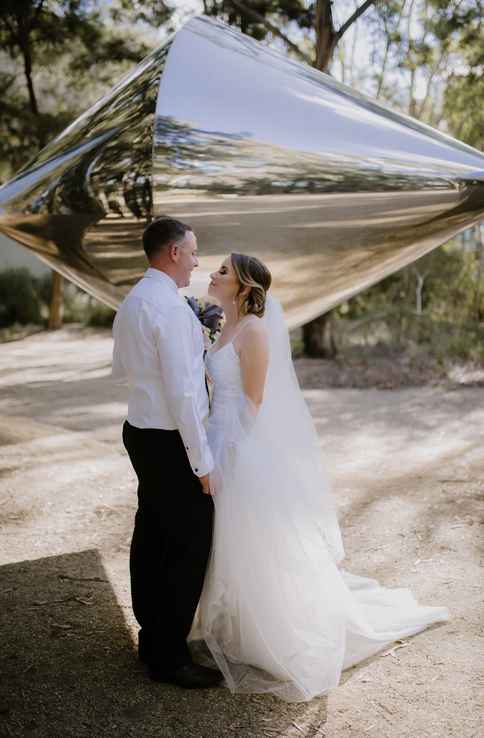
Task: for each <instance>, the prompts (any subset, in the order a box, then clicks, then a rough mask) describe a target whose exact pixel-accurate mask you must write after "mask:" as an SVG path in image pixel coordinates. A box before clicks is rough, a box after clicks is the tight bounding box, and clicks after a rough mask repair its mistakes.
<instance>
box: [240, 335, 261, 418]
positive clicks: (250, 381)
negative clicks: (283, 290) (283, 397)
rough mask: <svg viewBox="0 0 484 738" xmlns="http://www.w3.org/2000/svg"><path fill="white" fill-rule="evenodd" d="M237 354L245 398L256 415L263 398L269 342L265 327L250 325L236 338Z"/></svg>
mask: <svg viewBox="0 0 484 738" xmlns="http://www.w3.org/2000/svg"><path fill="white" fill-rule="evenodd" d="M237 343H238V347H237V349H238V353H239V359H240V369H241V374H242V386H243V388H244V394H245V398H246V399H247V400H248V402H249V407H250V409H251V410H252V412H253V413H257V411H258V409H259V407H260V405H261V403H262V399H263V397H264V385H265V381H266V374H267V367H268V364H269V342H268V337H267V333H266V329H265V326H263V325H257V324H256V323H250V324H249V325H247V327H246V328H245V330H243V331H242V332H241V334H240V336H238V340H237Z"/></svg>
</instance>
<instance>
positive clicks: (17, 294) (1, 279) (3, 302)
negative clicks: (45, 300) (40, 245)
mask: <svg viewBox="0 0 484 738" xmlns="http://www.w3.org/2000/svg"><path fill="white" fill-rule="evenodd" d="M41 322H42V315H41V303H40V299H39V295H38V292H37V284H36V279H35V277H33V276H32V274H30V272H29V270H28V269H25V268H22V269H6V270H5V271H3V272H0V327H2V328H6V327H9V326H11V325H13V324H14V323H20V324H21V325H27V324H28V323H41Z"/></svg>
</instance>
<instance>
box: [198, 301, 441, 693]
mask: <svg viewBox="0 0 484 738" xmlns="http://www.w3.org/2000/svg"><path fill="white" fill-rule="evenodd" d="M264 320H265V321H266V324H267V328H268V331H269V341H270V361H269V369H268V375H267V380H266V388H265V394H264V401H263V403H262V406H261V409H260V410H259V413H258V414H257V417H256V418H255V420H254V418H253V417H251V414H250V412H249V411H248V405H247V401H246V398H245V395H244V392H243V389H242V382H241V372H240V365H239V359H238V356H237V353H236V351H235V348H234V344H233V342H230V343H228V344H226V345H224V346H222V347H221V348H217V346H216V345H215V347H214V348H213V349H212V350H211V351H209V352H208V355H207V371H208V374H209V376H210V377H211V379H212V381H213V382H214V392H213V398H212V409H211V415H210V418H209V426H208V437H209V443H210V445H211V448H212V451H213V454H214V458H215V463H216V474H215V482H216V495H215V497H214V500H215V511H216V512H215V530H214V540H213V549H212V555H211V560H210V563H209V567H208V570H207V575H206V579H205V585H204V590H203V593H202V597H201V601H200V607H199V621H198V622H199V628H200V629H201V635H202V637H203V638H204V639H205V641H206V643H207V645H208V647H209V649H210V651H211V653H212V655H213V657H214V659H215V661H216V662H217V664H218V666H219V668H220V669H221V670H222V672H223V674H224V676H225V680H226V683H227V686H228V687H229V689H230V690H231V691H233V692H272V693H274V694H276V695H278V696H279V697H281V698H282V699H285V700H288V701H305V700H310V699H312V698H313V697H315V696H316V695H321V694H323V693H325V692H327V691H328V690H329V689H331V688H333V687H336V685H337V684H338V683H339V680H340V675H341V671H342V670H343V669H345V668H347V667H349V666H351V665H353V664H355V663H357V662H359V661H361V660H363V659H365V658H367V657H368V656H370V655H372V654H375V653H376V652H378V651H380V650H381V649H383V648H385V647H386V646H388V645H389V644H391V643H392V642H393V641H395V640H397V639H400V638H404V637H407V636H410V635H412V634H414V633H417V632H418V631H421V630H422V629H424V628H426V627H427V626H429V625H430V624H432V623H435V622H437V621H442V620H446V619H447V618H448V612H447V610H446V609H445V608H444V607H423V606H420V605H418V603H417V602H416V600H415V599H414V597H413V596H412V594H411V593H410V591H409V590H408V589H386V588H384V587H382V586H381V585H379V584H378V582H377V581H375V580H373V579H368V578H366V577H361V576H356V575H354V574H350V573H348V572H346V571H343V570H341V569H340V568H339V567H338V564H339V562H340V561H341V559H342V558H343V556H344V551H343V545H342V541H341V536H340V530H339V526H338V522H337V518H336V513H335V509H334V503H333V500H332V497H331V493H330V490H329V486H328V482H327V480H326V479H325V477H324V471H323V469H322V468H321V462H320V450H319V446H318V439H317V435H316V431H315V429H314V424H313V422H312V419H311V417H310V415H309V411H308V409H307V407H306V404H305V402H304V398H303V396H302V393H301V391H300V389H299V385H298V383H297V379H296V376H295V372H294V367H293V364H292V360H291V356H290V345H289V337H288V332H287V329H286V327H285V322H284V317H283V313H282V309H281V307H280V305H279V303H277V301H275V300H274V299H273V298H271V299H270V300H269V301H268V306H267V310H266V317H265V318H264Z"/></svg>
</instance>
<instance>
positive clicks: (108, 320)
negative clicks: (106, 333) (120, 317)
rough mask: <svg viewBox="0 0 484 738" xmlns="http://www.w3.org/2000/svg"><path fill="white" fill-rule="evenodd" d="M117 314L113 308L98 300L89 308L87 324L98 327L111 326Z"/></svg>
mask: <svg viewBox="0 0 484 738" xmlns="http://www.w3.org/2000/svg"><path fill="white" fill-rule="evenodd" d="M115 315H116V313H115V311H114V310H113V309H112V308H110V307H108V306H107V305H104V304H103V303H102V302H97V301H96V302H95V303H94V304H91V306H90V308H89V312H88V315H87V320H86V325H90V326H93V327H96V328H111V327H112V325H113V320H114V316H115Z"/></svg>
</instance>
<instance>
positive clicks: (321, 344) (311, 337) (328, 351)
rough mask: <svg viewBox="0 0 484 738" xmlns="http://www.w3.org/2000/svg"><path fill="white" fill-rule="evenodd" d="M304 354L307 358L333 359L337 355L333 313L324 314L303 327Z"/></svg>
mask: <svg viewBox="0 0 484 738" xmlns="http://www.w3.org/2000/svg"><path fill="white" fill-rule="evenodd" d="M303 343H304V353H305V354H306V356H312V357H318V358H322V359H333V358H334V357H335V356H336V353H337V346H336V341H335V339H334V331H333V316H332V315H331V312H329V313H323V315H319V316H318V317H317V318H315V319H314V320H311V321H310V322H309V323H306V325H304V326H303Z"/></svg>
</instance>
